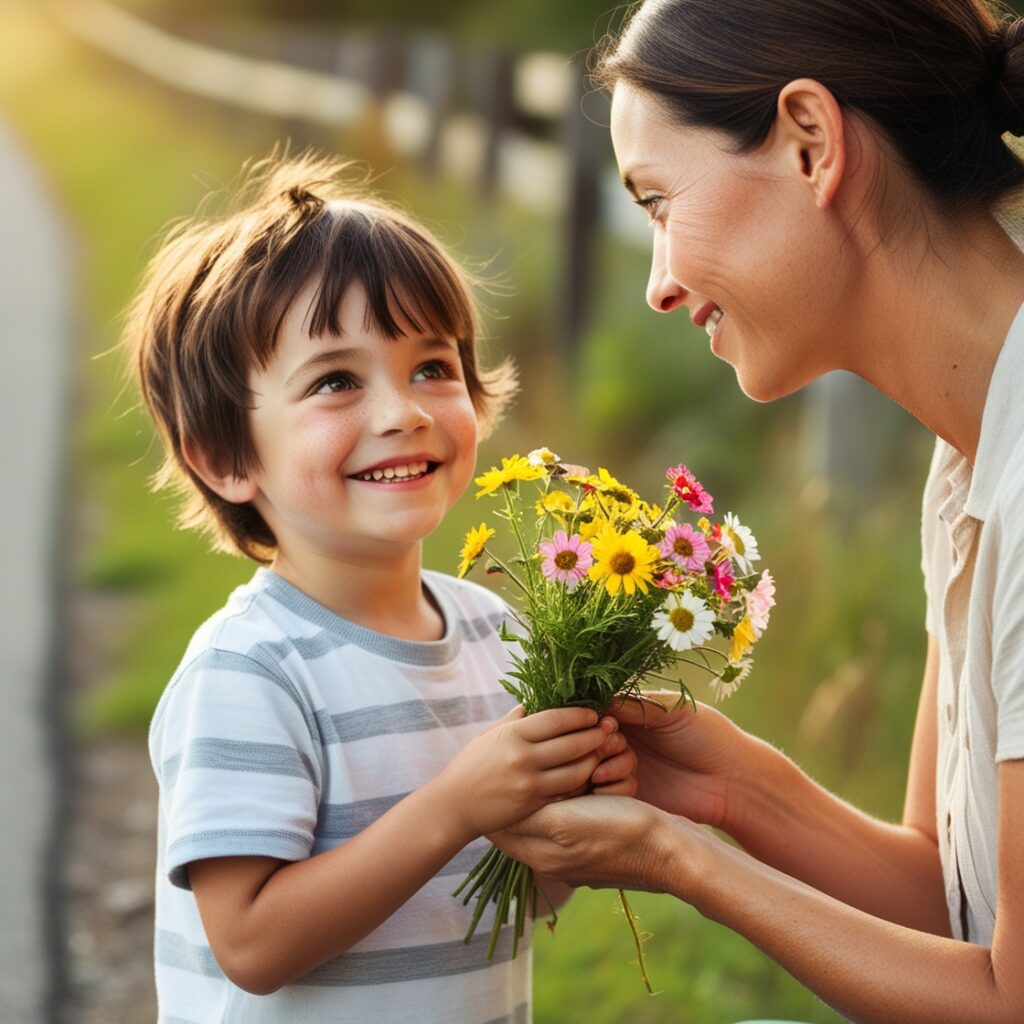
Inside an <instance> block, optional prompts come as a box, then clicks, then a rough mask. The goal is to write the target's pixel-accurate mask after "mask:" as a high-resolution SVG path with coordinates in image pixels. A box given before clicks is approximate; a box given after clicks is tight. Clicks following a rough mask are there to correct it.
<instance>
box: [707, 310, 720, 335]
mask: <svg viewBox="0 0 1024 1024" xmlns="http://www.w3.org/2000/svg"><path fill="white" fill-rule="evenodd" d="M723 315H724V314H723V313H722V311H721V310H720V309H715V310H712V312H711V315H710V316H709V317H708V318H707V320H705V321H704V330H705V331H707V332H708V337H709V338H710V337H711V336H712V335H713V334H714V333H715V328H716V327H717V326H718V322H719V320H721V319H722V317H723Z"/></svg>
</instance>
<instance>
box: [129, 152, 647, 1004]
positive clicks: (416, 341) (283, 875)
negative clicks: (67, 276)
mask: <svg viewBox="0 0 1024 1024" xmlns="http://www.w3.org/2000/svg"><path fill="white" fill-rule="evenodd" d="M343 168H344V165H343V164H340V163H338V162H333V163H332V162H331V161H329V160H326V159H322V158H315V157H311V156H306V157H303V158H299V159H293V160H279V159H275V158H270V159H269V160H266V161H263V162H262V163H260V164H257V165H255V167H253V168H252V169H251V170H250V172H249V175H248V178H247V181H246V184H245V187H244V188H243V190H242V193H241V195H240V198H239V201H238V204H237V206H236V208H235V209H234V211H232V212H229V213H228V214H227V215H225V216H222V217H220V218H216V219H195V220H193V221H191V222H189V223H186V224H185V225H183V226H181V227H179V228H178V229H177V230H176V232H175V233H174V234H173V236H172V237H171V238H170V239H169V240H168V241H167V242H166V243H165V245H164V246H163V247H162V249H161V251H160V252H159V253H158V254H157V256H156V257H155V258H154V260H153V261H152V263H151V265H150V268H149V270H148V273H147V275H146V278H145V280H144V282H143V286H142V288H141V290H140V292H139V295H138V297H137V298H136V300H135V302H134V304H133V306H132V309H131V311H130V315H129V319H128V323H127V328H126V342H127V344H128V345H129V347H130V350H131V352H132V355H133V358H134V361H135V365H136V368H137V372H138V376H139V380H140V383H141V387H142V392H143V395H144V397H145V399H146V402H147V405H148V406H149V409H150V411H151V413H152V415H153V418H154V420H155V423H156V425H157V428H158V430H159V432H160V434H161V436H162V439H163V442H164V445H165V452H166V459H165V464H164V467H163V469H162V471H161V473H160V474H159V476H158V479H157V486H172V487H174V488H176V489H177V490H178V491H179V492H180V493H181V494H182V495H183V497H184V498H185V509H184V512H183V522H184V523H185V524H187V525H189V526H193V527H198V528H201V529H203V530H205V531H207V532H208V533H209V534H211V535H212V537H213V538H214V540H215V542H216V543H217V544H218V545H219V546H220V547H222V548H225V549H227V550H233V551H237V552H241V553H242V554H245V555H247V556H248V557H250V558H252V559H254V560H255V561H257V562H260V563H263V566H264V567H262V568H260V569H258V570H257V572H256V574H255V576H254V577H253V579H252V581H251V582H250V583H248V584H246V585H245V586H242V587H240V588H239V589H238V590H236V591H235V592H234V594H232V595H231V597H230V599H229V600H228V603H227V605H226V606H225V607H224V608H223V609H222V610H221V611H220V612H218V613H217V614H215V615H214V616H213V617H212V618H211V619H210V620H208V621H207V622H206V623H205V624H204V625H203V626H202V627H201V628H200V629H199V631H198V632H197V633H196V634H195V636H194V637H193V639H192V642H191V643H190V645H189V647H188V649H187V651H186V653H185V655H184V658H183V659H182V662H181V664H180V666H179V668H178V670H177V671H176V672H175V674H174V677H173V678H172V679H171V681H170V683H169V685H168V687H167V690H166V691H165V693H164V695H163V698H162V699H161V701H160V704H159V706H158V708H157V710H156V712H155V715H154V718H153V723H152V728H151V734H150V752H151V756H152V759H153V766H154V770H155V771H156V773H157V777H158V780H159V782H160V832H159V844H160V849H159V862H158V864H159V867H158V882H157V884H158V892H157V909H156V929H157V930H156V962H157V966H156V972H157V988H158V994H159V1000H160V1013H161V1020H166V1021H168V1022H169V1021H171V1020H173V1021H175V1022H184V1021H188V1022H192V1024H205V1022H208V1021H209V1022H213V1021H218V1022H221V1021H244V1022H245V1024H255V1022H260V1021H280V1022H288V1024H302V1022H306V1021H308V1022H317V1024H327V1022H330V1021H340V1020H346V1021H370V1020H372V1021H382V1020H387V1021H414V1020H415V1021H417V1022H420V1021H444V1022H467V1024H469V1022H476V1024H483V1022H485V1021H494V1020H507V1021H520V1020H523V1021H525V1020H528V1019H529V1015H530V1009H529V1006H530V1004H529V1000H530V991H529V968H530V964H529V955H528V952H527V953H523V954H520V956H519V957H518V958H517V959H516V960H515V961H512V960H511V959H510V949H509V945H510V944H509V943H508V942H507V941H506V942H505V943H504V944H502V945H501V946H499V949H498V953H497V955H496V956H495V958H494V960H493V961H487V960H486V959H485V954H484V948H485V946H486V936H487V931H488V928H487V926H486V922H485V923H484V924H483V925H482V926H481V928H480V929H479V931H478V938H476V939H474V941H473V942H472V943H470V944H469V945H468V946H467V945H465V944H464V943H463V941H462V938H463V935H464V934H465V932H466V929H467V925H468V922H469V916H470V912H471V909H472V908H471V907H470V908H467V907H464V906H463V905H462V904H461V902H460V901H457V900H455V899H453V898H452V896H451V892H452V890H453V889H454V888H455V886H456V885H457V883H458V881H459V880H460V879H461V877H462V876H463V875H464V873H465V871H466V870H467V869H468V868H469V867H470V866H471V865H472V864H473V863H475V861H476V860H477V858H478V857H479V856H480V854H481V852H482V849H483V848H484V845H485V844H484V841H483V840H482V839H481V837H482V836H484V835H485V834H487V833H490V832H493V831H496V830H499V829H501V828H504V827H506V826H508V825H510V824H512V823H514V822H515V821H517V820H519V819H521V818H522V817H524V816H525V815H526V814H528V813H530V812H531V811H533V810H534V809H536V808H537V807H539V806H541V805H542V804H543V803H545V802H547V801H549V800H552V799H555V798H557V797H559V796H562V795H565V794H568V793H570V792H572V791H574V790H577V789H578V788H579V787H582V786H583V785H585V784H586V782H587V780H588V779H589V777H590V775H591V773H592V771H593V770H594V768H595V767H596V765H597V763H598V761H599V760H600V759H601V758H606V759H607V760H606V762H605V763H606V766H607V767H611V768H612V772H613V775H615V777H616V779H617V780H619V785H620V786H624V787H626V789H625V790H623V789H618V790H617V789H616V788H615V786H614V785H613V786H612V787H611V791H613V792H615V791H626V790H628V788H629V785H630V783H631V781H632V780H631V779H629V778H628V776H629V770H630V768H631V761H630V757H631V755H630V754H629V752H628V751H625V752H624V743H623V741H622V740H621V739H620V737H619V736H618V735H615V734H612V730H613V729H614V725H613V723H612V721H611V720H603V721H602V722H601V723H598V722H597V716H596V715H595V714H594V713H593V712H591V711H588V710H585V709H579V708H573V709H564V710H559V711H549V712H544V713H542V714H538V715H534V716H531V717H530V718H523V717H522V711H521V709H515V710H512V711H509V709H510V708H511V707H512V705H513V701H512V699H511V698H510V697H509V696H508V695H507V694H506V693H505V692H504V690H503V689H502V688H501V686H500V683H499V679H500V677H501V676H502V674H503V673H504V672H505V671H506V669H507V667H508V661H507V658H506V652H505V647H504V645H503V643H502V642H501V641H500V639H499V637H498V634H497V629H498V626H499V623H500V622H501V620H502V617H503V615H504V605H503V604H502V602H501V601H500V599H498V598H497V597H496V596H494V595H492V594H491V593H489V592H488V591H486V590H484V589H483V588H480V587H477V586H475V585H473V584H469V583H466V582H463V581H459V580H456V579H453V578H451V577H449V576H445V575H443V574H439V573H433V572H424V571H421V567H420V561H421V543H422V540H423V538H424V537H425V536H427V535H428V534H429V533H430V532H431V530H433V529H435V528H436V527H437V525H438V524H439V523H440V521H441V519H442V517H443V516H444V515H445V513H446V512H447V511H448V509H449V508H451V506H452V504H453V503H454V502H455V500H456V499H457V498H458V497H459V495H460V494H461V493H462V492H463V490H464V489H465V487H466V485H467V484H468V482H469V480H470V478H471V476H472V474H473V467H474V462H475V454H476V440H477V432H478V428H480V427H483V428H485V429H486V428H487V427H489V426H490V425H491V424H493V422H494V421H495V419H496V418H497V416H498V415H499V414H500V411H501V409H502V407H503V406H504V405H505V404H506V403H507V401H508V399H509V398H510V396H511V393H512V391H513V388H514V381H513V375H512V372H511V370H510V368H509V367H508V365H503V366H501V367H499V368H498V369H497V370H496V371H493V372H484V371H482V370H481V369H480V368H479V367H478V366H477V362H476V352H475V337H476V315H475V311H474V308H473V304H472V302H471V299H470V296H469V291H468V288H467V283H466V279H465V277H464V276H463V274H462V273H461V272H460V270H459V269H458V268H457V266H456V265H455V264H454V262H453V261H452V260H451V259H450V258H449V257H448V256H447V255H446V254H445V253H444V252H443V250H442V249H441V247H440V246H439V244H438V243H437V242H436V241H435V240H434V239H433V238H432V237H430V236H429V235H428V234H427V233H426V232H425V231H424V230H423V229H422V228H420V227H419V226H417V225H415V224H414V223H413V222H411V221H410V220H408V219H407V218H405V217H403V216H401V215H399V214H397V213H396V212H394V211H393V210H391V209H389V208H387V207H385V206H383V205H382V204H380V203H378V202H377V201H375V200H372V199H366V198H360V199H355V198H352V197H351V194H346V191H345V190H344V189H343V188H342V187H341V186H339V184H338V177H339V172H341V171H342V170H343ZM267 566H270V567H269V568H267ZM502 716H504V717H502ZM496 721H497V724H496V725H492V723H494V722H496ZM489 725H491V726H492V727H491V728H489V729H488V728H486V727H487V726H489ZM484 729H486V731H485V732H484V731H483V730H484ZM604 788H605V791H608V787H604Z"/></svg>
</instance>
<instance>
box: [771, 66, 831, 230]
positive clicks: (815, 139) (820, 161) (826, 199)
mask: <svg viewBox="0 0 1024 1024" xmlns="http://www.w3.org/2000/svg"><path fill="white" fill-rule="evenodd" d="M776 124H777V126H778V128H779V130H780V131H781V132H783V135H784V139H785V145H786V147H787V150H788V151H789V152H790V153H791V154H792V160H793V162H794V164H795V169H796V170H797V171H798V173H799V174H800V175H801V176H802V177H803V180H804V182H805V183H806V184H807V185H808V186H809V187H810V189H811V192H812V194H813V197H814V203H815V205H816V206H817V207H818V208H819V209H822V210H825V209H828V207H830V206H831V205H832V201H833V199H834V198H835V194H836V192H837V191H838V190H839V185H840V183H841V182H842V180H843V174H844V172H845V170H846V138H845V133H844V128H845V124H844V120H843V112H842V110H841V109H840V107H839V104H838V103H837V102H836V98H835V97H834V96H833V95H832V93H831V92H829V90H828V89H826V88H825V86H823V85H822V84H821V83H820V82H816V81H814V79H811V78H798V79H796V80H795V81H792V82H789V83H788V84H787V85H786V86H785V87H784V88H783V89H782V91H781V92H780V93H779V100H778V109H777V111H776Z"/></svg>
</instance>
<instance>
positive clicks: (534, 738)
mask: <svg viewBox="0 0 1024 1024" xmlns="http://www.w3.org/2000/svg"><path fill="white" fill-rule="evenodd" d="M596 722H597V712H596V711H594V710H593V709H591V708H552V709H551V710H550V711H538V712H537V713H536V714H535V715H530V716H528V717H527V718H526V719H524V721H523V724H522V726H521V732H520V735H521V736H522V737H523V739H526V740H529V741H530V742H531V743H539V742H540V741H541V740H546V739H550V738H551V737H552V736H561V735H562V733H567V732H572V731H573V730H575V729H586V728H587V726H591V725H594V724H595V723H596Z"/></svg>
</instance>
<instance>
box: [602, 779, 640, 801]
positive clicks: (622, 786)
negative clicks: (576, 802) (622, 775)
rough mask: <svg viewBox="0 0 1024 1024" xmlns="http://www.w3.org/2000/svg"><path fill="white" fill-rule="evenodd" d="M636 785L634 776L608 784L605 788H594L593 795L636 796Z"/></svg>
mask: <svg viewBox="0 0 1024 1024" xmlns="http://www.w3.org/2000/svg"><path fill="white" fill-rule="evenodd" d="M637 788H638V785H637V781H636V776H635V775H630V776H629V777H628V778H626V779H620V780H619V781H618V782H610V783H608V785H607V786H595V787H594V794H595V795H597V796H636V791H637Z"/></svg>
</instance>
